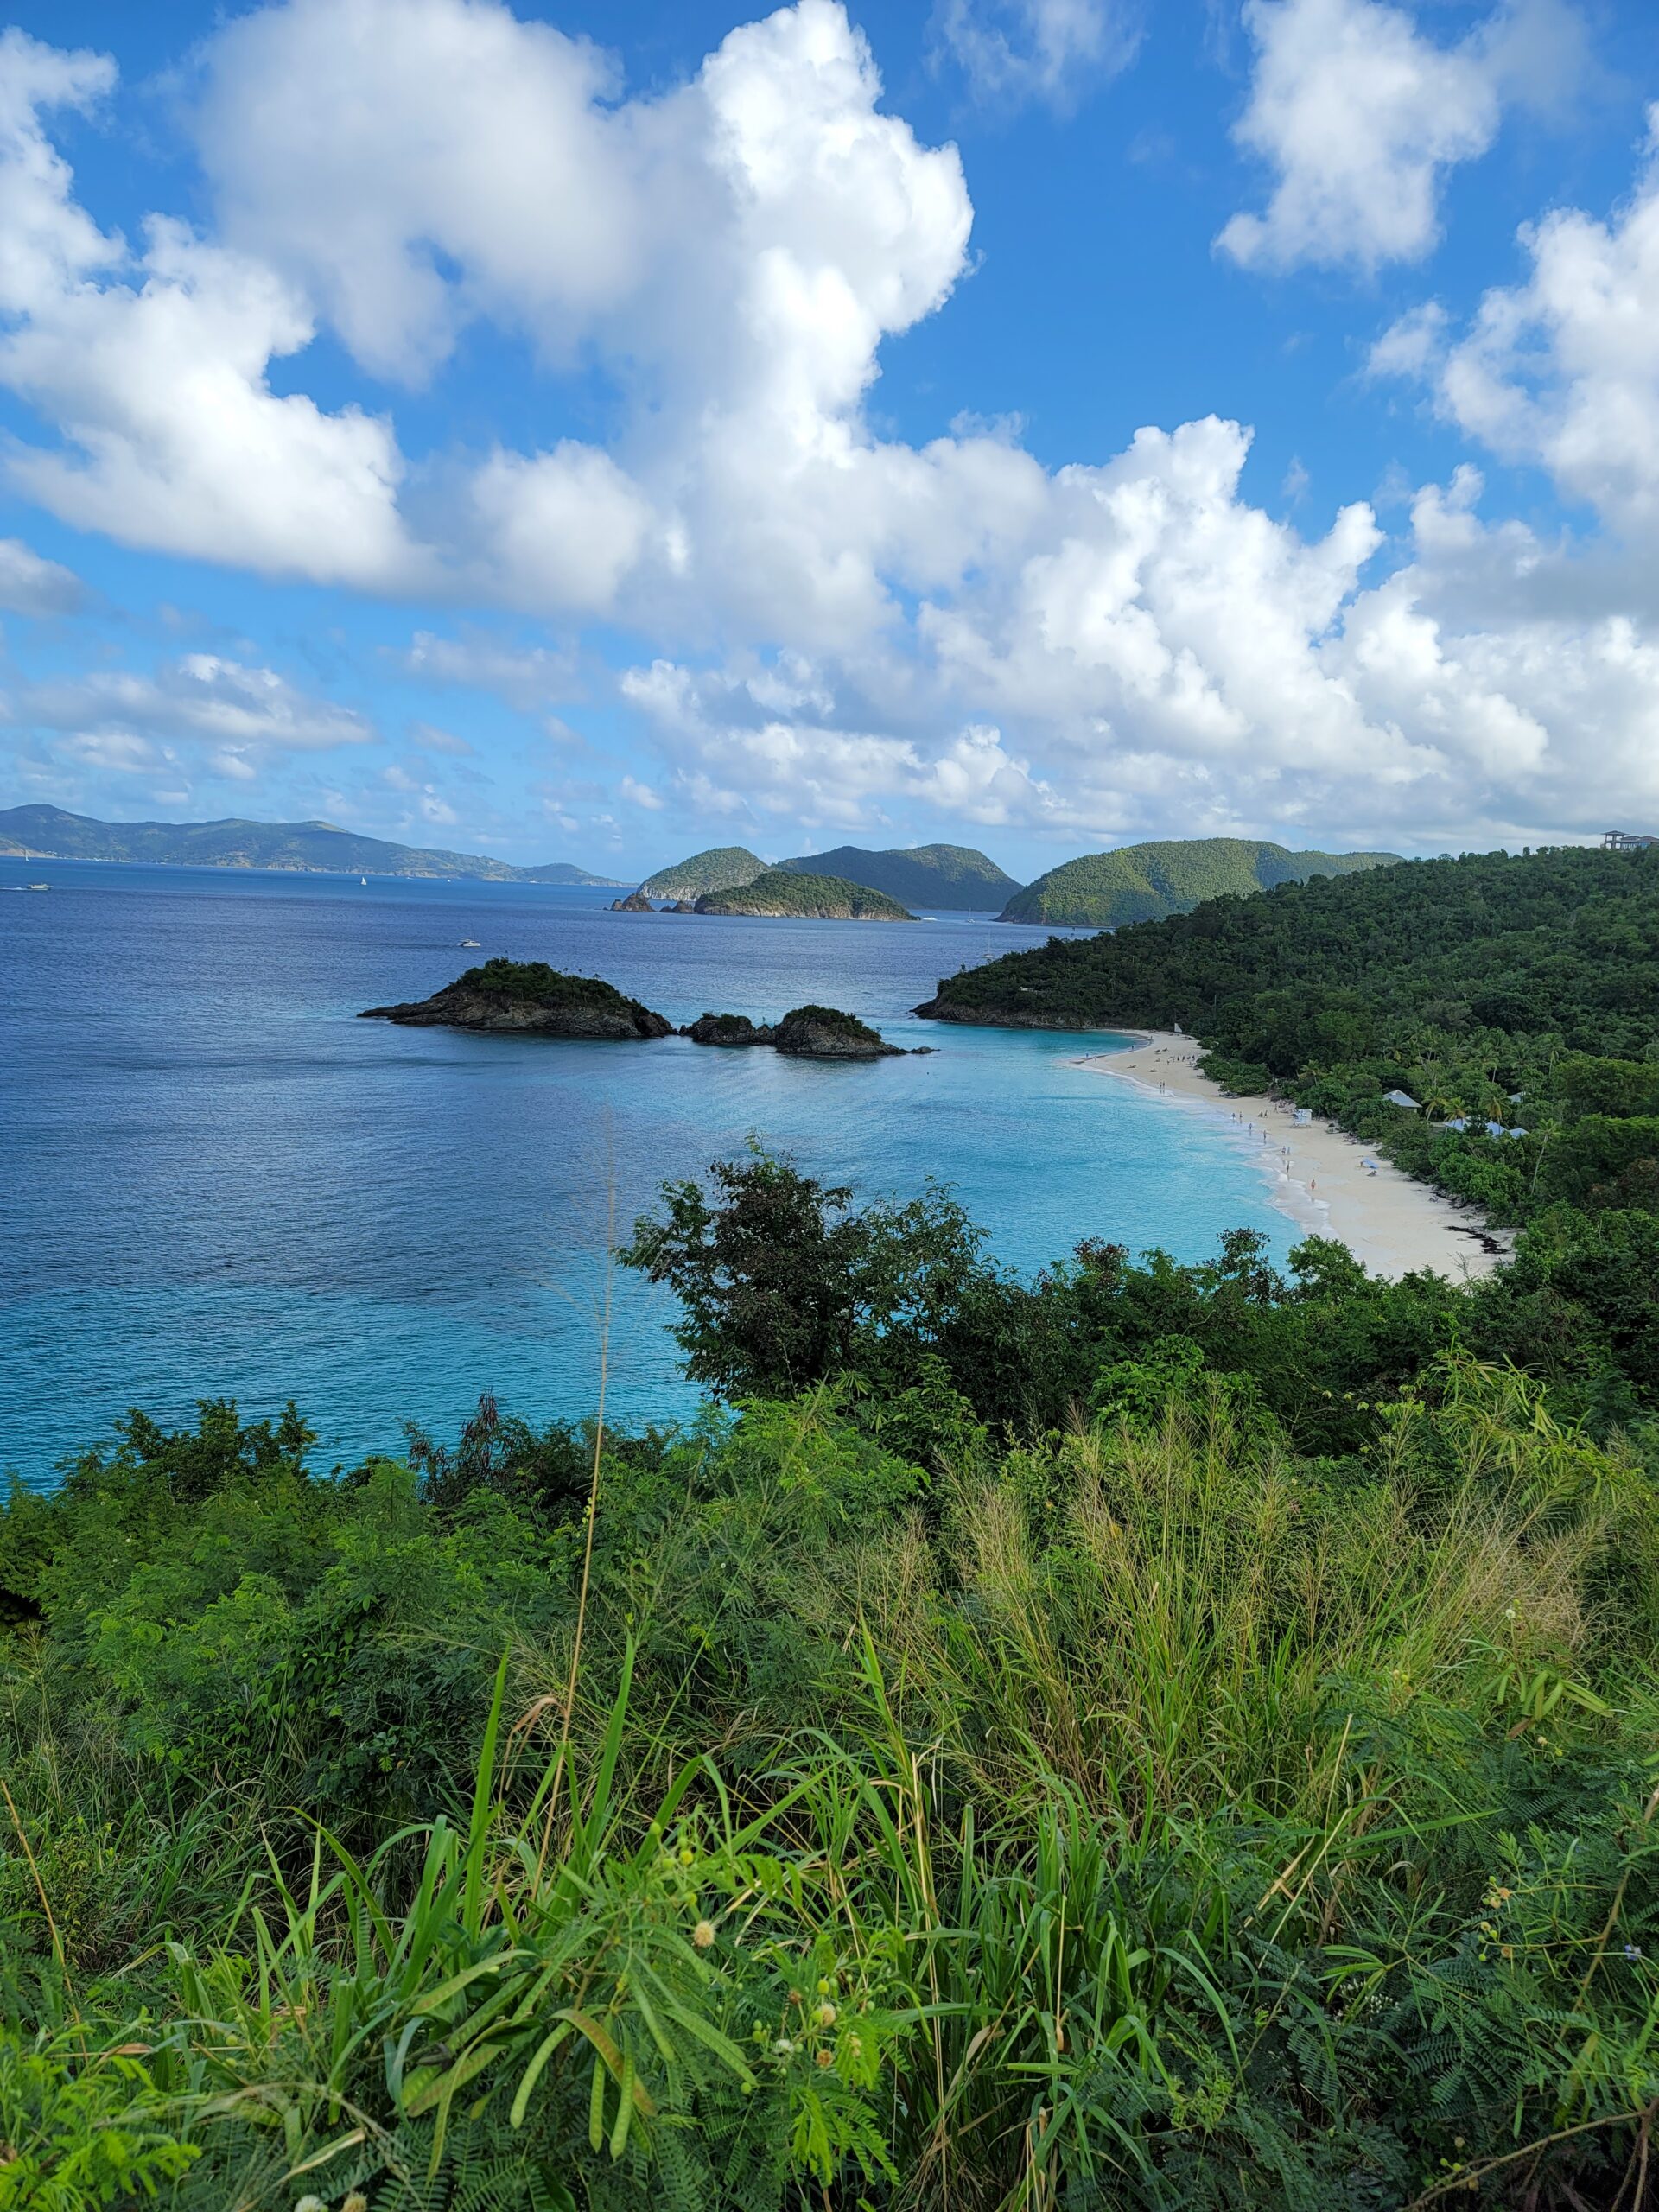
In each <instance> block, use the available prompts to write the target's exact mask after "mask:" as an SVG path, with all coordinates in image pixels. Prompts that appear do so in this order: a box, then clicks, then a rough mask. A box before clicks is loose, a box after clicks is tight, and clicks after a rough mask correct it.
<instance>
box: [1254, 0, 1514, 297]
mask: <svg viewBox="0 0 1659 2212" xmlns="http://www.w3.org/2000/svg"><path fill="white" fill-rule="evenodd" d="M1244 21H1245V23H1246V25H1247V27H1248V29H1249V33H1250V35H1251V37H1252V38H1253V39H1254V40H1255V47H1256V56H1255V74H1254V76H1253V78H1252V79H1251V85H1250V98H1249V105H1248V106H1247V107H1246V109H1245V111H1244V113H1243V117H1242V118H1240V120H1239V122H1238V124H1236V127H1235V130H1234V134H1233V135H1234V137H1236V140H1237V141H1238V143H1239V144H1240V145H1242V146H1243V147H1244V148H1245V149H1247V150H1248V151H1249V152H1250V153H1252V154H1255V155H1256V156H1258V157H1259V158H1260V159H1261V160H1262V162H1265V163H1267V165H1268V167H1269V168H1271V169H1272V170H1273V171H1274V173H1275V177H1276V181H1275V183H1274V188H1273V192H1272V194H1271V196H1270V198H1269V200H1268V206H1267V210H1266V212H1265V213H1263V214H1260V215H1255V214H1238V215H1235V216H1234V217H1233V218H1232V219H1231V220H1230V222H1229V223H1228V224H1227V225H1226V226H1225V227H1224V230H1223V231H1222V232H1221V235H1220V237H1219V238H1218V239H1217V245H1219V246H1220V247H1221V249H1222V251H1224V252H1225V253H1228V254H1230V255H1231V257H1233V259H1234V260H1236V261H1238V262H1241V263H1243V264H1244V265H1245V266H1246V267H1253V268H1268V269H1291V268H1295V267H1297V266H1299V265H1300V264H1304V263H1313V264H1319V265H1322V266H1325V267H1327V268H1329V267H1335V266H1338V265H1339V264H1343V263H1345V262H1346V263H1353V264H1356V265H1357V266H1358V267H1359V268H1361V269H1363V270H1375V269H1376V268H1377V267H1379V266H1380V265H1381V264H1383V263H1384V262H1389V261H1420V260H1421V259H1422V257H1423V256H1424V255H1425V254H1427V252H1428V251H1430V249H1431V248H1432V247H1433V245H1435V243H1436V242H1437V240H1438V238H1439V237H1440V214H1439V204H1438V203H1439V191H1440V181H1441V178H1442V175H1443V174H1444V172H1445V171H1446V169H1447V168H1450V167H1452V165H1454V164H1455V163H1457V162H1467V161H1472V160H1474V159H1475V158H1476V157H1477V156H1479V155H1481V154H1484V152H1485V151H1486V149H1487V148H1488V147H1489V146H1490V145H1491V143H1492V140H1493V138H1494V137H1496V136H1497V126H1498V119H1499V113H1500V99H1499V88H1498V73H1497V71H1496V70H1495V68H1494V67H1493V66H1492V60H1491V52H1490V49H1489V48H1488V46H1487V45H1486V44H1485V43H1484V42H1483V41H1481V40H1480V39H1479V38H1478V37H1474V38H1471V39H1468V40H1465V41H1464V43H1463V44H1462V45H1461V46H1458V47H1441V46H1437V45H1435V44H1434V43H1433V41H1430V40H1428V39H1426V38H1424V37H1423V36H1422V35H1421V33H1420V32H1419V31H1418V30H1417V29H1416V27H1415V25H1414V22H1413V21H1412V18H1411V17H1410V16H1409V15H1408V14H1407V13H1406V12H1405V10H1402V9H1400V8H1394V7H1389V6H1385V5H1383V4H1382V0H1246V6H1245V9H1244Z"/></svg>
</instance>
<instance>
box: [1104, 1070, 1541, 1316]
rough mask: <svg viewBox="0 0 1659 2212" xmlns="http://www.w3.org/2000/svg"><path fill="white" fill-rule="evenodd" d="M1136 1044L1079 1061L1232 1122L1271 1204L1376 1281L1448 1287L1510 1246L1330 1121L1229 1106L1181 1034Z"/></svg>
mask: <svg viewBox="0 0 1659 2212" xmlns="http://www.w3.org/2000/svg"><path fill="white" fill-rule="evenodd" d="M1125 1034H1126V1035H1134V1036H1139V1037H1141V1039H1142V1040H1143V1041H1142V1042H1141V1043H1140V1044H1139V1045H1137V1046H1135V1047H1134V1049H1133V1050H1132V1051H1129V1052H1101V1053H1095V1054H1090V1056H1089V1057H1088V1058H1084V1059H1082V1060H1080V1061H1079V1062H1078V1065H1079V1066H1080V1067H1085V1068H1087V1069H1089V1070H1090V1072H1091V1073H1092V1074H1096V1075H1108V1076H1113V1077H1116V1079H1117V1080H1118V1081H1119V1082H1122V1083H1133V1084H1137V1085H1138V1086H1139V1087H1140V1088H1141V1090H1149V1091H1151V1092H1153V1093H1154V1095H1155V1096H1159V1097H1160V1098H1165V1099H1167V1100H1168V1102H1169V1103H1170V1104H1171V1105H1172V1106H1173V1107H1174V1108H1176V1109H1184V1110H1185V1111H1186V1112H1188V1113H1202V1114H1208V1115H1211V1116H1220V1117H1221V1119H1223V1120H1224V1121H1226V1122H1231V1123H1232V1124H1234V1125H1235V1126H1236V1128H1237V1130H1238V1132H1239V1135H1240V1136H1241V1138H1242V1139H1243V1140H1244V1141H1248V1142H1249V1144H1250V1145H1252V1146H1253V1147H1254V1148H1255V1151H1256V1152H1257V1154H1259V1156H1260V1160H1261V1166H1262V1177H1263V1179H1264V1180H1265V1181H1266V1182H1267V1183H1268V1188H1269V1196H1270V1197H1271V1198H1272V1200H1273V1203H1274V1205H1275V1206H1277V1207H1278V1208H1279V1209H1280V1211H1281V1212H1283V1213H1287V1214H1288V1215H1289V1216H1290V1217H1291V1219H1292V1220H1293V1221H1294V1222H1296V1223H1298V1224H1300V1227H1301V1228H1303V1229H1304V1230H1307V1231H1309V1232H1310V1233H1311V1234H1313V1235H1315V1236H1334V1237H1336V1238H1338V1240H1339V1241H1340V1242H1341V1243H1344V1244H1345V1245H1346V1246H1347V1247H1348V1249H1349V1250H1350V1251H1351V1252H1352V1253H1353V1254H1354V1255H1355V1257H1356V1258H1357V1259H1360V1260H1363V1262H1364V1263H1365V1265H1366V1266H1367V1267H1368V1268H1370V1269H1371V1271H1372V1273H1373V1274H1379V1275H1389V1276H1395V1275H1403V1274H1411V1273H1412V1272H1413V1271H1414V1269H1416V1268H1433V1270H1434V1272H1435V1273H1436V1274H1441V1275H1446V1276H1449V1277H1450V1278H1451V1280H1452V1281H1454V1282H1461V1281H1471V1280H1472V1279H1473V1278H1474V1277H1475V1276H1477V1275H1484V1274H1491V1271H1492V1269H1493V1268H1495V1267H1496V1266H1497V1264H1498V1262H1499V1260H1500V1259H1501V1258H1503V1257H1504V1256H1506V1255H1507V1254H1508V1251H1509V1249H1510V1238H1509V1235H1508V1233H1507V1232H1506V1231H1504V1230H1493V1229H1489V1228H1488V1227H1487V1225H1486V1224H1485V1223H1484V1221H1483V1220H1482V1218H1481V1217H1480V1215H1479V1214H1478V1213H1477V1212H1476V1211H1474V1209H1473V1208H1471V1207H1468V1206H1460V1205H1456V1204H1454V1203H1453V1201H1452V1200H1451V1199H1450V1198H1440V1197H1439V1196H1437V1195H1436V1193H1435V1192H1433V1191H1431V1190H1430V1189H1429V1188H1428V1187H1427V1185H1425V1184H1422V1183H1418V1182H1414V1180H1413V1179H1412V1178H1411V1177H1410V1176H1408V1175H1405V1174H1402V1173H1401V1171H1400V1170H1399V1169H1398V1168H1397V1167H1395V1166H1391V1165H1390V1163H1389V1161H1388V1160H1383V1159H1381V1158H1380V1157H1379V1156H1378V1155H1377V1154H1375V1153H1373V1152H1371V1151H1370V1150H1369V1149H1368V1148H1367V1147H1365V1146H1364V1145H1363V1144H1361V1143H1360V1142H1359V1141H1358V1139H1357V1138H1355V1137H1351V1136H1349V1135H1347V1134H1346V1133H1345V1132H1344V1131H1343V1130H1341V1129H1338V1128H1333V1127H1332V1125H1331V1123H1329V1122H1319V1121H1313V1122H1298V1121H1297V1120H1296V1118H1295V1111H1294V1108H1292V1107H1290V1106H1288V1105H1287V1104H1285V1103H1283V1102H1281V1100H1279V1099H1274V1098H1230V1097H1229V1096H1227V1094H1226V1093H1225V1092H1224V1090H1222V1089H1221V1087H1220V1085H1219V1084H1214V1083H1211V1082H1210V1081H1209V1080H1208V1078H1207V1077H1204V1076H1201V1075H1200V1074H1199V1073H1198V1057H1199V1052H1200V1049H1201V1048H1200V1047H1199V1046H1198V1045H1196V1044H1195V1043H1194V1042H1193V1040H1192V1038H1190V1037H1184V1036H1182V1035H1180V1034H1179V1032H1175V1031H1170V1030H1159V1031H1154V1032H1151V1033H1147V1032H1146V1031H1127V1032H1125Z"/></svg>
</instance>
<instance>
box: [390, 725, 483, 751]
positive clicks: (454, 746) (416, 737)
mask: <svg viewBox="0 0 1659 2212" xmlns="http://www.w3.org/2000/svg"><path fill="white" fill-rule="evenodd" d="M407 734H408V738H409V741H410V744H411V745H413V746H416V747H418V748H419V749H420V751H421V752H423V753H450V754H452V755H453V756H454V758H455V759H457V760H475V759H476V758H477V755H478V747H476V746H475V745H471V744H469V743H468V742H467V740H466V739H465V738H464V737H457V736H456V735H455V734H454V731H453V730H449V729H440V728H438V726H437V724H436V723H435V722H422V721H414V722H410V725H409V729H408V732H407Z"/></svg>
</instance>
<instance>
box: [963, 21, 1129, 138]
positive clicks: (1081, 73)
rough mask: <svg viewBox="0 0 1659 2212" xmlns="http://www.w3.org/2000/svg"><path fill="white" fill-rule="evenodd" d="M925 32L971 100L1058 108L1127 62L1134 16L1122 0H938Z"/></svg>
mask: <svg viewBox="0 0 1659 2212" xmlns="http://www.w3.org/2000/svg"><path fill="white" fill-rule="evenodd" d="M933 35H934V38H935V41H936V44H937V48H938V52H939V53H940V54H944V55H945V56H948V57H949V58H950V60H952V61H953V62H954V63H955V64H956V66H957V67H958V68H959V69H960V70H961V71H962V73H963V75H964V76H965V77H966V79H968V84H969V89H970V90H971V91H972V92H973V94H974V96H975V98H976V99H979V100H982V101H983V102H985V103H986V104H988V105H1002V106H1021V105H1025V104H1027V102H1032V101H1038V102H1041V103H1042V104H1043V105H1046V106H1048V107H1052V108H1055V109H1057V110H1058V111H1061V112H1065V111H1067V110H1069V109H1071V108H1072V107H1075V106H1076V105H1077V102H1078V100H1079V99H1081V98H1082V97H1083V94H1084V92H1085V91H1087V90H1088V89H1089V87H1090V86H1091V85H1092V84H1096V83H1098V82H1099V81H1100V79H1103V78H1104V77H1110V76H1115V75H1116V73H1118V72H1119V71H1120V70H1122V69H1126V68H1127V67H1128V65H1129V63H1130V62H1131V61H1132V60H1134V58H1135V49H1136V48H1137V47H1138V46H1139V44H1140V41H1141V20H1140V11H1139V10H1138V9H1132V8H1131V7H1129V6H1128V5H1127V4H1126V0H941V4H940V6H939V7H938V10H937V11H936V13H935V16H934V19H933Z"/></svg>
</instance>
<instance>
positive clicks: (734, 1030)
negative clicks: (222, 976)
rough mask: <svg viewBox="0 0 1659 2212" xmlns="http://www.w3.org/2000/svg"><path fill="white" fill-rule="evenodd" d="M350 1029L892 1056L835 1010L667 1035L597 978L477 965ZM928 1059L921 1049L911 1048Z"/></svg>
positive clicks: (725, 1017)
mask: <svg viewBox="0 0 1659 2212" xmlns="http://www.w3.org/2000/svg"><path fill="white" fill-rule="evenodd" d="M358 1019H359V1021H395V1022H397V1023H399V1024H400V1025H401V1026H402V1027H404V1028H410V1029H474V1030H487V1031H491V1032H493V1033H496V1034H498V1035H505V1036H516V1037H552V1038H562V1039H566V1040H568V1041H570V1042H573V1043H580V1044H632V1043H649V1042H651V1041H652V1040H654V1039H657V1038H659V1037H673V1036H676V1035H678V1036H681V1037H689V1038H690V1039H691V1041H692V1043H693V1044H696V1045H724V1046H747V1045H761V1046H771V1047H772V1050H773V1051H774V1052H783V1053H785V1054H788V1055H791V1056H792V1057H793V1058H797V1059H809V1060H879V1059H890V1058H898V1057H900V1056H902V1054H903V1052H904V1047H903V1046H899V1045H889V1044H888V1043H887V1041H886V1039H884V1038H883V1037H882V1036H881V1034H880V1031H879V1030H874V1029H872V1028H871V1027H870V1026H869V1024H868V1022H864V1021H861V1020H859V1019H858V1017H857V1015H856V1014H844V1013H842V1010H841V1009H840V1008H839V1007H832V1006H812V1005H808V1006H798V1007H792V1008H791V1010H790V1012H789V1013H787V1014H785V1015H784V1017H783V1019H782V1020H780V1021H779V1022H777V1023H775V1024H772V1025H767V1026H760V1025H758V1024H756V1023H755V1022H753V1021H751V1020H750V1019H749V1017H748V1016H747V1014H702V1015H700V1016H699V1017H698V1019H697V1020H696V1021H693V1022H689V1023H688V1024H687V1025H686V1027H684V1028H683V1029H681V1030H678V1031H677V1030H676V1029H675V1027H674V1025H673V1023H672V1022H671V1021H670V1020H668V1018H667V1016H666V1015H664V1014H654V1013H653V1012H652V1009H651V1008H650V1007H648V1006H642V1005H641V1004H640V1002H639V1000H638V999H631V998H628V997H626V996H625V995H624V994H623V993H622V992H620V991H619V990H618V989H617V988H616V987H615V985H614V984H613V983H607V982H602V981H601V979H600V978H599V977H598V976H569V975H566V974H565V973H564V971H563V969H558V968H550V967H549V966H548V964H547V963H546V961H544V960H501V959H497V960H486V961H485V962H484V963H482V965H481V966H480V967H477V968H469V969H467V971H466V973H465V974H464V975H461V976H456V978H455V980H454V982H453V983H446V984H445V985H444V986H443V988H442V990H438V991H434V992H433V994H432V995H431V997H430V998H427V999H412V1000H410V1001H406V1002H404V1004H402V1005H399V1006H370V1007H364V1009H363V1011H362V1013H361V1014H359V1016H358ZM915 1049H916V1050H918V1052H931V1050H932V1049H933V1048H932V1047H931V1046H928V1045H923V1046H918V1047H916V1048H915Z"/></svg>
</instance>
